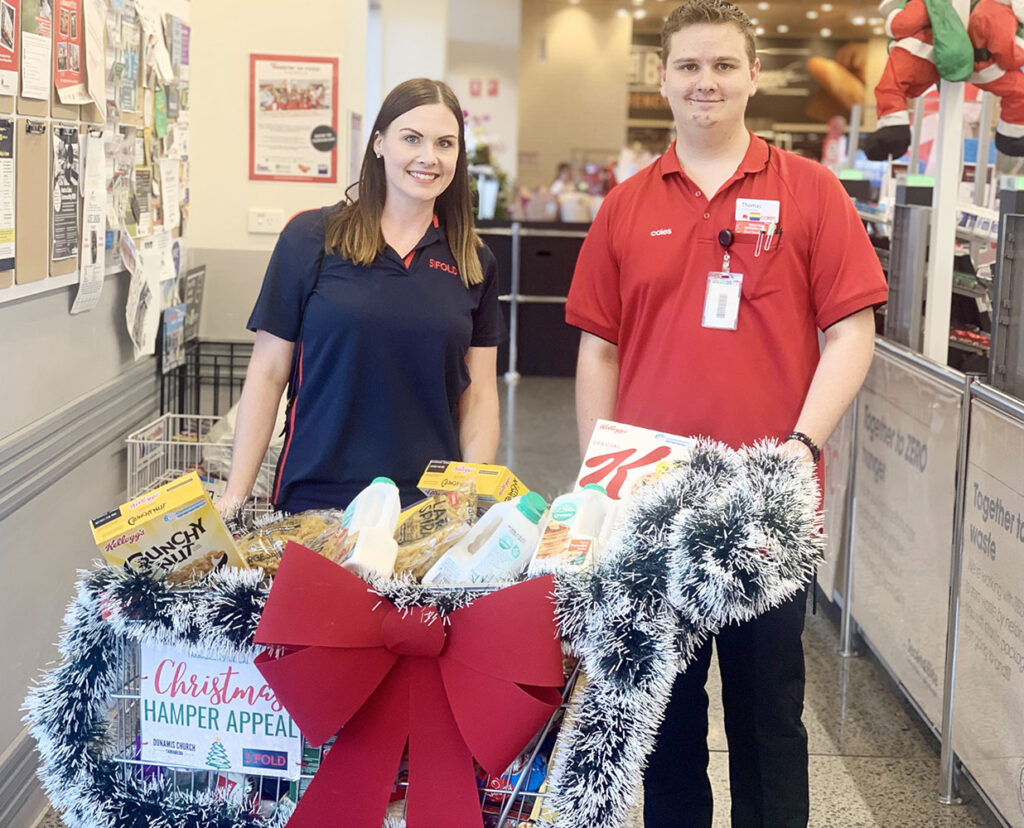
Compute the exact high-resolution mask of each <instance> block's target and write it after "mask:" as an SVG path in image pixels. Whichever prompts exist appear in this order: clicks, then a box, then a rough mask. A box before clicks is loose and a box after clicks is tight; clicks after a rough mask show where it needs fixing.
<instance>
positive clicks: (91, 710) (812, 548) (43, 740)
mask: <svg viewBox="0 0 1024 828" xmlns="http://www.w3.org/2000/svg"><path fill="white" fill-rule="evenodd" d="M817 504H818V495H817V489H816V484H815V478H814V474H813V470H812V469H811V468H810V467H809V466H807V465H805V464H803V463H801V462H800V461H798V460H796V459H794V458H791V457H788V456H786V455H785V454H783V453H782V452H781V451H780V450H779V448H778V446H777V445H775V444H773V443H763V444H758V445H756V446H754V447H752V448H749V449H745V450H742V451H739V452H736V451H732V450H731V449H729V448H727V447H725V446H723V445H721V444H718V443H712V442H701V443H700V444H699V445H698V446H697V447H696V448H695V450H694V452H693V454H692V456H691V458H690V459H689V460H688V461H687V462H685V463H683V464H682V465H680V466H679V467H677V468H675V469H673V470H672V471H670V472H669V473H667V474H665V475H664V476H663V477H661V478H660V479H658V480H656V481H655V482H653V483H651V484H649V485H647V486H646V487H645V488H644V489H643V490H642V491H641V492H640V493H639V494H638V495H637V496H636V498H635V500H634V502H633V505H632V507H631V508H630V510H629V512H628V515H627V517H626V519H625V520H624V522H623V524H622V526H620V528H619V530H618V531H617V532H616V534H615V536H614V538H613V539H612V541H611V543H610V545H609V548H608V549H607V550H606V551H605V553H604V555H603V557H602V559H601V563H600V564H599V566H598V567H597V568H596V570H595V571H593V572H588V573H579V572H566V571H563V572H558V573H556V576H555V599H556V603H557V614H558V619H559V624H560V632H561V635H562V639H563V644H564V645H565V646H566V648H567V649H569V650H570V651H572V652H575V653H576V654H578V655H579V656H580V657H581V658H582V660H583V663H584V666H585V669H586V674H587V676H588V678H589V684H588V685H587V686H586V687H585V688H584V690H583V692H582V693H581V694H579V697H578V698H577V699H576V702H575V704H574V707H573V710H572V711H570V714H569V715H568V716H567V717H566V721H567V724H565V725H564V727H563V732H562V734H561V736H560V738H559V746H560V748H561V752H560V755H559V756H558V759H557V761H556V762H555V769H554V770H553V771H552V774H551V778H550V779H549V780H548V788H549V796H550V800H549V801H550V802H551V804H552V805H553V806H554V808H555V809H556V811H557V813H558V817H557V820H556V822H555V823H554V824H555V825H556V826H557V828H602V827H603V826H617V825H621V824H622V823H623V822H624V820H625V818H626V815H627V813H628V812H629V811H630V809H631V807H632V805H633V803H634V800H635V798H636V791H637V784H636V783H637V781H638V780H639V779H640V777H641V775H642V773H643V770H644V767H645V765H646V761H647V756H648V754H649V752H650V750H651V749H652V747H653V745H654V739H655V735H656V734H657V730H658V727H659V725H660V723H661V720H662V718H663V716H664V712H665V706H666V703H667V700H668V697H669V694H670V691H671V688H672V683H673V681H674V679H675V676H676V673H677V672H678V671H679V670H682V669H685V668H686V665H687V664H688V663H689V660H690V659H691V657H692V654H693V650H694V647H695V646H697V645H698V644H699V643H700V642H701V641H703V640H704V639H705V638H706V636H708V635H709V634H713V633H714V632H715V631H717V630H718V629H719V628H721V626H722V625H724V624H729V623H735V622H739V621H744V620H747V619H749V618H753V617H754V616H756V615H758V614H759V613H762V612H764V611H765V610H767V609H769V608H771V607H773V606H776V605H778V604H779V603H781V602H782V601H784V600H786V599H787V598H789V597H790V596H792V595H794V594H795V593H796V592H797V591H799V590H800V589H801V588H803V586H805V585H806V583H807V582H808V581H809V580H810V577H811V575H812V573H813V570H814V566H815V565H816V564H817V562H818V560H819V559H820V557H821V544H822V538H821V534H820V526H819V523H820V521H819V515H818V512H817ZM261 577H262V573H261V572H259V571H255V570H250V571H239V570H227V571H224V572H220V573H214V574H211V575H208V576H206V577H204V578H201V579H199V580H197V581H196V582H194V583H192V584H189V585H180V586H172V585H168V584H166V583H164V582H160V581H152V580H150V579H148V578H146V577H144V576H139V575H134V574H131V573H125V572H119V571H115V570H113V569H111V568H109V567H107V566H100V567H98V568H97V569H95V570H91V571H87V572H82V573H80V580H79V583H78V593H77V596H76V597H75V599H74V600H73V601H72V602H71V604H70V605H69V607H68V610H67V614H66V616H65V619H64V629H63V631H62V633H61V639H60V652H61V657H62V658H61V662H60V663H59V664H58V665H57V666H56V667H55V668H54V669H53V670H51V671H50V672H49V673H48V674H47V675H46V676H44V678H43V680H42V681H41V682H40V683H39V684H38V685H37V686H35V687H33V688H32V689H31V690H30V692H29V695H28V698H27V699H26V701H25V705H24V710H25V711H26V715H25V718H26V721H27V722H28V724H29V727H30V730H31V733H32V735H33V736H34V737H35V739H36V741H37V746H38V750H39V753H40V760H41V761H40V767H39V775H40V778H41V779H42V781H43V785H44V787H45V789H46V791H47V793H48V794H49V796H50V800H51V802H52V803H53V805H54V806H55V807H56V808H57V809H58V810H59V811H60V812H61V813H62V815H63V817H64V820H65V822H67V824H68V825H69V826H72V828H77V827H78V826H82V828H85V827H86V826H88V827H89V828H122V826H124V828H127V826H137V825H141V824H147V825H150V826H152V827H153V828H163V826H168V828H170V826H177V825H190V826H197V827H198V828H202V827H203V826H210V828H214V826H216V828H283V825H284V823H285V822H286V821H287V819H288V817H289V816H290V815H291V812H292V808H293V805H292V804H291V803H290V802H283V803H282V805H281V806H279V807H278V808H277V810H276V813H275V814H274V816H273V817H266V818H263V817H255V816H253V815H252V813H251V812H250V811H248V810H247V809H245V808H240V807H239V806H238V803H231V802H224V801H222V800H220V799H218V798H216V797H215V796H211V795H208V794H203V793H196V794H189V793H187V792H183V791H177V790H175V789H174V788H173V787H171V786H170V785H168V784H165V783H160V782H148V781H145V780H139V779H137V778H133V777H131V775H129V774H125V773H124V772H123V770H124V768H123V767H122V766H119V765H117V764H116V763H114V762H112V761H111V747H110V745H111V736H112V734H111V733H110V732H109V729H110V718H109V713H110V708H111V706H112V704H113V698H112V694H113V693H115V692H118V691H119V689H120V686H121V685H120V682H121V680H122V678H123V677H122V676H121V669H122V666H123V665H122V664H121V662H120V658H121V653H122V652H123V648H124V647H125V645H127V644H132V643H136V642H139V643H141V642H152V643H161V644H169V645H172V646H176V647H181V648H184V649H185V650H187V651H189V652H191V653H195V654H201V655H206V656H209V657H213V658H224V659H234V660H240V661H246V660H251V659H252V658H253V657H254V656H255V655H256V654H257V653H258V652H259V650H260V649H261V648H259V647H256V646H255V645H253V643H252V637H253V634H254V632H255V629H256V626H257V624H258V623H259V619H260V615H261V614H262V611H263V606H264V603H265V601H266V596H267V592H268V589H269V587H268V585H267V584H266V583H264V582H263V581H262V580H261ZM367 588H368V589H372V591H374V592H376V593H377V594H379V595H380V596H381V597H382V598H388V599H389V600H391V601H392V602H394V603H395V604H396V605H398V606H400V607H412V606H432V607H435V608H436V609H437V612H438V616H439V617H440V618H443V617H444V616H445V615H447V614H448V613H450V612H452V611H454V610H455V609H458V607H460V606H464V605H465V604H467V603H469V602H470V601H472V600H474V598H475V597H476V593H474V592H473V591H470V590H460V591H450V590H447V591H443V592H439V591H431V590H429V589H425V588H422V587H419V586H417V585H415V584H412V583H410V582H408V581H403V580H399V579H390V580H384V579H376V578H374V579H372V581H371V583H370V584H368V586H367ZM140 819H141V820H142V821H141V822H140V821H139V820H140ZM384 828H403V823H402V822H401V821H396V820H389V821H388V822H385V826H384Z"/></svg>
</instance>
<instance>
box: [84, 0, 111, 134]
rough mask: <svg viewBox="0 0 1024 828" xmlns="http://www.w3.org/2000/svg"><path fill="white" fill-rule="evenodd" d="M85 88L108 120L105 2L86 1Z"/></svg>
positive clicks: (101, 115) (101, 113)
mask: <svg viewBox="0 0 1024 828" xmlns="http://www.w3.org/2000/svg"><path fill="white" fill-rule="evenodd" d="M83 11H84V12H85V88H86V95H87V97H88V99H89V101H90V102H92V103H93V104H95V105H96V107H97V108H98V109H99V112H100V117H101V118H103V119H104V120H106V111H107V93H106V90H107V78H106V57H107V55H106V46H105V44H104V40H103V39H104V36H105V32H106V28H107V6H106V3H104V2H103V0H85V6H84V7H83Z"/></svg>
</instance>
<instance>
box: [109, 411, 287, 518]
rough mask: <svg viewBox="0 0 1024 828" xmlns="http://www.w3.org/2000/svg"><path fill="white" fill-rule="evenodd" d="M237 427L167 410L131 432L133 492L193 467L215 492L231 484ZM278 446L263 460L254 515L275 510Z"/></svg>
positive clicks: (251, 503)
mask: <svg viewBox="0 0 1024 828" xmlns="http://www.w3.org/2000/svg"><path fill="white" fill-rule="evenodd" d="M231 440H232V438H231V430H230V428H229V427H228V426H227V425H226V423H225V420H224V419H223V418H221V417H213V416H209V415H206V414H163V415H161V416H160V417H157V419H155V420H153V421H152V422H151V423H148V424H147V425H144V426H143V427H142V428H139V429H137V430H136V431H134V432H132V433H131V434H129V435H128V438H127V443H128V497H129V499H130V498H134V497H137V496H138V495H140V494H142V493H143V492H147V491H150V490H152V489H155V488H158V487H160V486H162V485H164V484H165V483H169V482H171V481H172V480H174V479H175V478H178V477H181V475H183V474H187V473H188V472H190V471H196V472H198V473H199V477H200V478H201V479H202V481H203V486H204V488H206V490H207V491H208V492H209V494H210V496H211V497H217V496H218V495H220V494H221V493H222V492H223V491H224V488H225V487H226V486H227V479H228V472H229V471H230V470H231ZM277 457H278V450H277V449H275V448H273V447H271V448H270V449H268V450H267V454H266V455H265V456H264V458H263V462H262V464H261V465H260V470H259V474H258V475H257V478H256V484H255V486H254V488H253V496H252V498H251V499H250V500H249V501H247V503H246V504H245V507H244V508H245V509H247V510H248V511H249V512H250V513H251V516H258V515H260V514H264V513H266V512H270V511H272V509H273V507H272V506H271V504H270V497H271V493H272V488H273V485H274V469H275V466H276V464H277Z"/></svg>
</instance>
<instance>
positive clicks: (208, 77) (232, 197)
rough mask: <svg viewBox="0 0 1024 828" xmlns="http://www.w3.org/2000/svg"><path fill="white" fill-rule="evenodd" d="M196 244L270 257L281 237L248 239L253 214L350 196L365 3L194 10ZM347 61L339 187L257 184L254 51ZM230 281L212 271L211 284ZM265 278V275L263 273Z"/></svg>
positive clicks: (207, 5) (247, 1)
mask: <svg viewBox="0 0 1024 828" xmlns="http://www.w3.org/2000/svg"><path fill="white" fill-rule="evenodd" d="M192 6H193V8H192V41H191V61H192V83H191V88H190V90H189V91H190V100H191V109H192V112H191V117H192V126H191V130H190V136H189V140H190V147H189V154H190V160H191V178H192V180H191V190H190V200H191V205H192V207H191V209H192V221H191V225H190V227H189V234H190V245H191V247H192V250H193V251H194V252H196V253H197V255H196V256H195V262H196V263H198V264H202V257H201V255H198V251H200V250H201V249H203V248H215V249H229V250H270V249H271V248H273V246H274V242H275V241H276V239H277V237H276V236H274V235H256V234H250V233H249V232H248V210H249V208H250V207H270V208H276V209H280V210H282V211H283V212H284V217H285V219H288V218H289V217H290V216H292V215H294V214H295V213H297V212H299V211H300V210H305V209H308V208H310V207H315V206H319V205H323V204H333V203H334V202H336V201H338V200H339V199H340V198H341V196H342V191H343V189H344V187H345V186H346V185H347V184H348V182H347V181H346V180H344V179H345V178H346V177H347V172H348V140H349V136H348V116H347V113H348V111H349V110H352V111H355V112H359V113H362V114H365V113H364V112H363V99H364V94H365V71H366V70H365V66H366V46H365V37H366V8H367V3H366V0H302V2H301V3H294V4H282V3H281V2H279V0H208V1H207V2H196V3H193V4H192ZM253 52H256V53H266V54H284V55H289V54H295V55H314V56H324V57H335V56H336V57H339V58H340V61H339V67H338V68H339V80H338V86H339V90H338V109H339V117H338V171H339V183H338V184H315V183H292V182H277V181H249V173H248V163H249V55H250V53H253ZM225 275H230V274H217V273H209V274H207V278H208V279H216V278H221V277H222V276H225ZM258 276H262V274H258Z"/></svg>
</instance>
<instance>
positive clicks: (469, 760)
mask: <svg viewBox="0 0 1024 828" xmlns="http://www.w3.org/2000/svg"><path fill="white" fill-rule="evenodd" d="M406 661H411V662H414V664H413V666H414V668H415V679H414V685H413V686H414V687H415V688H416V690H415V692H414V693H413V694H412V696H411V697H410V700H409V708H410V732H409V794H408V802H407V805H408V807H407V809H406V824H407V826H408V828H436V826H438V825H441V824H444V825H457V826H459V828H482V826H483V817H482V816H481V814H480V795H479V793H478V792H477V785H476V772H475V770H474V768H473V756H472V754H471V753H470V752H469V748H468V747H467V745H466V743H465V741H464V740H463V738H462V734H461V733H460V732H459V728H458V725H457V724H456V723H455V717H454V716H453V715H452V711H451V707H450V706H449V704H448V697H447V694H446V692H445V687H444V681H443V680H442V678H441V671H440V668H439V667H438V664H437V661H436V660H434V659H425V658H416V659H411V658H410V659H406ZM498 715H500V714H498Z"/></svg>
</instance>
